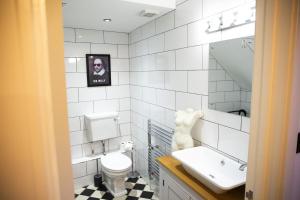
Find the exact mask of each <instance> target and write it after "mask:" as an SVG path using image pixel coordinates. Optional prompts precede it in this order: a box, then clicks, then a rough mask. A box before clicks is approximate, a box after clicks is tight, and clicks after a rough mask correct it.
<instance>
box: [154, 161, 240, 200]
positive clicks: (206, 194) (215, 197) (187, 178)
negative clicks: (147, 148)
mask: <svg viewBox="0 0 300 200" xmlns="http://www.w3.org/2000/svg"><path fill="white" fill-rule="evenodd" d="M157 160H158V162H159V163H160V164H161V165H162V166H164V167H165V168H166V169H168V170H169V171H170V172H171V173H172V174H174V175H175V176H176V177H177V178H178V179H180V180H181V181H182V182H184V183H185V184H186V185H188V186H189V187H190V188H191V189H192V190H193V191H195V192H196V193H197V194H198V195H199V196H200V197H202V198H204V199H207V200H243V199H244V192H245V186H240V187H238V188H235V189H233V190H230V191H228V192H226V193H223V194H216V193H214V192H213V191H212V190H210V189H208V188H207V187H206V186H204V185H203V184H202V183H201V182H200V181H198V180H197V179H196V178H194V177H193V176H191V175H190V174H188V173H187V172H186V171H185V170H184V168H183V167H182V165H181V163H180V162H179V161H178V160H176V159H175V158H173V157H171V156H163V157H159V158H157Z"/></svg>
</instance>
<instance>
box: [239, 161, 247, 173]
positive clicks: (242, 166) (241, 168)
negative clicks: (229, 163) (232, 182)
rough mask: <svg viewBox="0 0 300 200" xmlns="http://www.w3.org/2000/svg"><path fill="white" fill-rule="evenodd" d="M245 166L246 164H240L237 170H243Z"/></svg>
mask: <svg viewBox="0 0 300 200" xmlns="http://www.w3.org/2000/svg"><path fill="white" fill-rule="evenodd" d="M246 167H247V164H246V163H244V164H241V166H240V167H239V170H241V171H244V169H245V168H246Z"/></svg>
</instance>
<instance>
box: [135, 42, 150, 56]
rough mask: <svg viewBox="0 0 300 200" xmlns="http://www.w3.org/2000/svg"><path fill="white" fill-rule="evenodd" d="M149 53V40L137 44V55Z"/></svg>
mask: <svg viewBox="0 0 300 200" xmlns="http://www.w3.org/2000/svg"><path fill="white" fill-rule="evenodd" d="M146 54H148V40H142V41H140V42H138V43H136V44H135V55H136V56H142V55H146Z"/></svg>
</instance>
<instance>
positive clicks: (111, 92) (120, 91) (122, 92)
mask: <svg viewBox="0 0 300 200" xmlns="http://www.w3.org/2000/svg"><path fill="white" fill-rule="evenodd" d="M106 92H107V98H108V99H115V98H125V97H129V96H130V91H129V85H120V86H111V87H107V88H106Z"/></svg>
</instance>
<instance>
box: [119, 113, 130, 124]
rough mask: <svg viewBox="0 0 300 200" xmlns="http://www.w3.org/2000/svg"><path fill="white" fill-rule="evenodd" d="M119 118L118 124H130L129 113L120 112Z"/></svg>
mask: <svg viewBox="0 0 300 200" xmlns="http://www.w3.org/2000/svg"><path fill="white" fill-rule="evenodd" d="M119 117H120V120H119V123H121V124H122V123H130V111H129V110H127V111H120V112H119Z"/></svg>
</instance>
